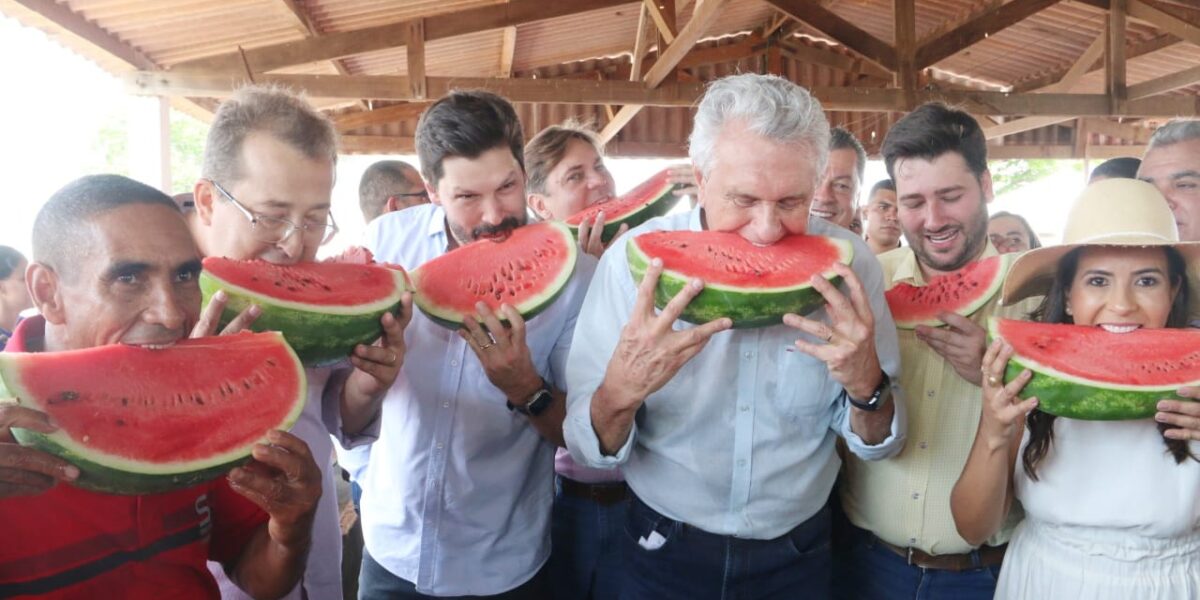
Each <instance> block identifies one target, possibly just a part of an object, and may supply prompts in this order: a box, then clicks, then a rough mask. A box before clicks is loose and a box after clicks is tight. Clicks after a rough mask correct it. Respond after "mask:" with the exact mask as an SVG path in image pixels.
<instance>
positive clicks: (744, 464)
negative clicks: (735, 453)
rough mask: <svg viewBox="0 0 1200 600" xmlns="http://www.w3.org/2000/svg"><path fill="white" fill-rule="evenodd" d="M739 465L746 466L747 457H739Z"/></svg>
mask: <svg viewBox="0 0 1200 600" xmlns="http://www.w3.org/2000/svg"><path fill="white" fill-rule="evenodd" d="M737 465H738V466H739V467H744V466H746V459H744V458H739V459H738V462H737Z"/></svg>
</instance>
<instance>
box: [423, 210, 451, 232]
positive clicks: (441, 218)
mask: <svg viewBox="0 0 1200 600" xmlns="http://www.w3.org/2000/svg"><path fill="white" fill-rule="evenodd" d="M425 233H426V234H428V235H429V237H435V236H438V235H440V236H443V237H444V236H445V235H446V211H445V210H444V209H443V208H442V207H441V206H439V205H437V204H435V205H433V211H432V214H431V215H430V216H429V226H428V227H426V228H425Z"/></svg>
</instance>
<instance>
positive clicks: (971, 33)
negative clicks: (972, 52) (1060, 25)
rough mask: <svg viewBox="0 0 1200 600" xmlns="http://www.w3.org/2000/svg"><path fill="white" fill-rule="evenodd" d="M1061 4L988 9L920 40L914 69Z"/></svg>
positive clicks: (1023, 0)
mask: <svg viewBox="0 0 1200 600" xmlns="http://www.w3.org/2000/svg"><path fill="white" fill-rule="evenodd" d="M1061 1H1062V0H1013V1H1012V2H1009V3H1007V4H1001V5H999V6H993V7H990V8H988V9H986V10H984V11H983V12H981V13H979V14H977V15H974V16H972V17H971V18H969V19H967V21H966V22H964V23H963V24H961V25H959V26H957V27H955V28H954V29H952V30H950V31H947V32H945V33H942V34H939V35H937V36H935V37H933V38H931V39H926V40H922V41H921V44H920V47H919V48H918V49H917V55H916V68H917V69H918V70H919V69H924V68H926V67H929V66H931V65H934V64H936V63H938V62H940V61H942V60H945V59H947V58H950V57H951V56H954V55H955V54H957V53H958V52H959V51H961V50H964V49H966V48H968V47H970V46H973V45H975V44H976V43H978V42H981V41H983V40H985V39H987V38H988V36H991V35H995V34H996V33H998V32H1000V31H1002V30H1004V29H1007V28H1008V27H1010V26H1012V25H1015V24H1017V23H1020V22H1021V21H1023V20H1025V19H1027V18H1029V17H1030V16H1032V15H1034V14H1036V13H1038V12H1041V11H1043V10H1045V9H1047V8H1049V7H1051V6H1054V5H1055V4H1058V3H1059V2H1061Z"/></svg>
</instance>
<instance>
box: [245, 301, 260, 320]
mask: <svg viewBox="0 0 1200 600" xmlns="http://www.w3.org/2000/svg"><path fill="white" fill-rule="evenodd" d="M246 312H248V313H250V315H251V316H255V317H257V316H258V315H260V314H262V307H261V306H259V305H257V304H251V305H250V308H249V309H247V310H246Z"/></svg>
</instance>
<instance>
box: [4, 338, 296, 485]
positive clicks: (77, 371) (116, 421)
mask: <svg viewBox="0 0 1200 600" xmlns="http://www.w3.org/2000/svg"><path fill="white" fill-rule="evenodd" d="M0 379H2V380H3V386H2V387H4V388H7V390H8V394H10V395H12V396H15V397H16V398H18V399H19V401H20V403H21V404H22V405H23V406H29V407H30V408H33V409H35V410H39V411H42V412H44V413H46V414H47V415H49V416H50V418H51V419H52V420H53V421H54V422H55V423H57V424H58V427H59V431H58V432H56V433H54V434H51V435H42V434H37V433H34V432H27V431H24V430H17V431H16V433H17V438H18V440H20V441H21V442H22V443H29V444H30V445H35V446H37V447H40V448H42V449H44V450H46V451H48V452H51V453H53V454H56V455H58V456H61V457H63V458H64V459H66V460H67V461H68V462H72V463H74V464H76V465H77V466H79V467H80V470H81V471H83V472H84V473H85V475H88V476H89V478H90V481H83V480H81V484H82V485H84V486H85V487H91V488H93V489H100V490H104V491H116V492H119V493H140V492H143V491H148V490H158V489H162V488H160V487H159V486H161V485H163V484H164V478H166V480H165V482H166V483H167V484H170V483H173V482H175V483H183V482H191V483H194V482H195V481H194V477H193V476H197V474H198V473H203V474H205V475H204V476H208V475H212V474H214V473H212V470H213V469H214V468H215V469H216V470H217V471H220V469H222V468H224V469H226V470H227V468H228V466H229V465H230V464H231V463H234V462H237V461H238V460H240V459H244V458H245V457H246V456H248V455H249V451H250V447H251V446H252V445H253V444H254V443H256V442H258V441H261V440H263V439H264V438H265V436H266V434H267V432H268V431H270V430H272V429H277V428H282V429H288V428H290V427H291V425H292V423H294V422H295V420H296V419H297V418H298V417H299V414H300V411H301V410H303V408H304V403H305V401H306V399H307V392H306V380H305V376H304V371H303V367H302V366H301V364H300V361H299V359H298V358H297V357H296V354H295V353H294V352H293V351H292V349H291V348H290V347H288V345H287V343H286V342H284V340H283V338H282V336H280V334H278V333H248V332H246V333H240V334H236V335H229V336H222V337H211V338H198V339H188V340H181V341H179V342H177V343H175V344H174V345H172V346H170V347H167V348H162V349H150V348H143V347H138V346H126V345H112V346H101V347H97V348H89V349H84V350H73V351H67V352H52V353H51V352H46V353H28V354H24V353H0ZM31 436H32V437H31ZM201 479H203V477H201ZM168 487H170V486H168Z"/></svg>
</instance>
